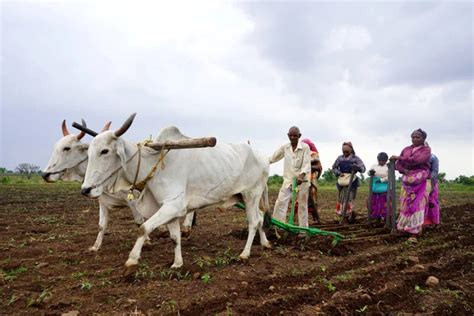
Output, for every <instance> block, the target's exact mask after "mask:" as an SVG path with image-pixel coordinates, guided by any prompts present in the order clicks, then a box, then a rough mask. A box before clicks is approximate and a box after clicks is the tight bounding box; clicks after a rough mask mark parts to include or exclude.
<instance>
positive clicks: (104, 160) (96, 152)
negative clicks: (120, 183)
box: [82, 131, 123, 198]
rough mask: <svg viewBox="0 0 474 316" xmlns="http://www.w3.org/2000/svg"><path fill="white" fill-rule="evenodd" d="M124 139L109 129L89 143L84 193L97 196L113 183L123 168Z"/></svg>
mask: <svg viewBox="0 0 474 316" xmlns="http://www.w3.org/2000/svg"><path fill="white" fill-rule="evenodd" d="M122 148H123V140H122V139H120V138H118V137H116V136H115V135H114V133H113V132H111V131H107V132H104V133H101V134H99V135H97V136H96V137H95V138H94V140H93V141H92V142H91V144H90V145H89V150H88V156H89V162H88V164H87V170H86V176H85V178H84V183H83V184H82V194H84V195H86V196H88V197H92V198H97V197H99V196H100V195H101V194H102V192H103V191H104V187H107V185H108V184H110V183H112V182H113V181H114V180H115V178H116V173H117V172H118V170H119V169H120V168H121V164H122V162H121V154H122V150H123V149H122Z"/></svg>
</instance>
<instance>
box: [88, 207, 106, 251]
mask: <svg viewBox="0 0 474 316" xmlns="http://www.w3.org/2000/svg"><path fill="white" fill-rule="evenodd" d="M108 222H109V210H108V209H107V207H105V206H104V205H103V204H102V203H99V233H98V234H97V238H96V240H95V243H94V245H93V246H92V247H90V248H89V250H90V251H97V250H99V249H100V246H101V245H102V240H103V239H104V234H105V231H106V230H107V224H108Z"/></svg>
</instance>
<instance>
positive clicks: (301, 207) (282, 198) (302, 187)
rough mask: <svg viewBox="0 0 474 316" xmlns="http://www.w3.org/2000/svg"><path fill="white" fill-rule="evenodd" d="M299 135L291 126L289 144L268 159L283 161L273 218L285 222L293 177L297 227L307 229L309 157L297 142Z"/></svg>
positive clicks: (307, 147) (297, 129)
mask: <svg viewBox="0 0 474 316" xmlns="http://www.w3.org/2000/svg"><path fill="white" fill-rule="evenodd" d="M300 137H301V133H300V130H299V128H298V127H296V126H293V127H291V128H290V130H289V131H288V138H289V139H290V143H289V144H286V145H283V146H281V147H280V148H278V149H277V150H276V151H275V153H274V154H273V155H272V156H271V157H270V158H269V161H270V163H274V162H277V161H280V160H281V159H283V158H285V160H284V167H283V185H282V187H281V189H280V192H279V193H278V198H277V200H276V202H275V208H274V211H273V218H275V219H277V220H279V221H281V222H286V213H287V210H288V203H289V201H290V199H291V191H292V184H293V177H296V184H297V186H298V189H299V192H298V225H299V226H301V227H308V192H309V186H310V177H311V157H310V153H311V151H310V149H309V146H308V145H307V144H305V143H302V142H300V141H299V139H300Z"/></svg>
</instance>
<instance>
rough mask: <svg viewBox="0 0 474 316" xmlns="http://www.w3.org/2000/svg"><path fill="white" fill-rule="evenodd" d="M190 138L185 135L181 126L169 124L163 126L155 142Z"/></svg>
mask: <svg viewBox="0 0 474 316" xmlns="http://www.w3.org/2000/svg"><path fill="white" fill-rule="evenodd" d="M182 139H189V137H187V136H185V135H183V134H182V133H181V131H180V130H179V128H177V127H176V126H167V127H165V128H163V129H162V130H161V131H160V132H159V133H158V135H157V136H156V138H155V142H160V141H167V140H173V141H176V140H182Z"/></svg>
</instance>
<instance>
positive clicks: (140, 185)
mask: <svg viewBox="0 0 474 316" xmlns="http://www.w3.org/2000/svg"><path fill="white" fill-rule="evenodd" d="M149 142H150V141H149V140H146V141H144V142H143V144H141V143H139V144H137V145H138V165H137V171H136V172H135V179H134V180H133V184H132V185H131V186H130V189H129V192H128V195H127V199H128V200H129V201H131V200H133V199H135V196H134V195H133V191H134V190H138V191H143V190H144V189H145V186H146V184H147V182H148V181H149V180H150V179H151V178H153V176H154V175H155V172H156V170H157V168H158V165H159V164H160V163H161V169H164V168H165V163H164V159H165V156H166V154H167V153H168V152H169V149H168V150H167V151H166V152H165V147H164V144H163V148H161V150H160V157H159V158H158V160H157V161H156V163H155V164H154V165H153V167H152V168H151V169H150V171H149V172H148V174H147V175H146V177H145V178H144V179H143V180H142V181H140V182H138V183H137V179H138V173H139V170H140V162H141V147H142V146H146V144H147V143H149Z"/></svg>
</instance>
